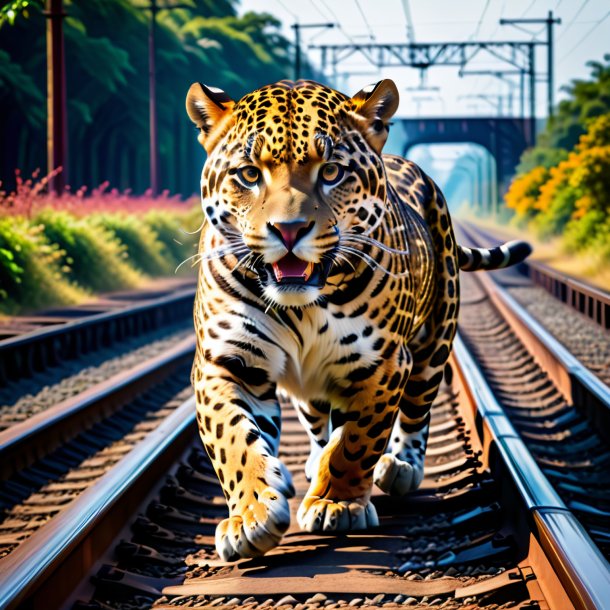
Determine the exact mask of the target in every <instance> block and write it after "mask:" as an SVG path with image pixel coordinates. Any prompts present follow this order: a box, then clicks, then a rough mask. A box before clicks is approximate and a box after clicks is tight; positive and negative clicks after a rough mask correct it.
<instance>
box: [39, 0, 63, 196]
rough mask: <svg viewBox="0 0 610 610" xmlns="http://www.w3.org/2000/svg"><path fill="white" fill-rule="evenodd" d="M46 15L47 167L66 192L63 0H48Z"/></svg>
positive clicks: (58, 187) (60, 189)
mask: <svg viewBox="0 0 610 610" xmlns="http://www.w3.org/2000/svg"><path fill="white" fill-rule="evenodd" d="M45 9H46V10H45V12H44V14H45V16H46V18H47V170H48V173H49V174H50V173H51V172H53V171H55V170H56V169H57V168H61V171H60V172H59V173H58V174H57V175H56V176H53V178H51V183H50V188H51V189H52V190H53V191H54V192H55V193H56V194H57V195H61V194H62V193H63V192H64V187H65V185H66V182H67V179H68V178H67V175H68V167H67V163H68V126H67V120H66V116H67V113H66V61H65V53H64V34H63V18H64V17H65V16H66V13H64V11H63V5H62V0H46V6H45Z"/></svg>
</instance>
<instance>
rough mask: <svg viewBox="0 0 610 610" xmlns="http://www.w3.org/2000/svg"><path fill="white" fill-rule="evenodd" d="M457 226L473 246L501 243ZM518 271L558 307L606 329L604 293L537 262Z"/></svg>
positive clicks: (609, 315) (609, 320)
mask: <svg viewBox="0 0 610 610" xmlns="http://www.w3.org/2000/svg"><path fill="white" fill-rule="evenodd" d="M458 225H459V227H460V229H461V230H462V231H463V232H465V233H466V234H467V235H468V236H470V237H471V238H472V239H473V240H474V242H475V243H477V244H479V243H480V244H481V245H483V246H488V245H489V244H490V243H498V242H500V241H502V240H501V239H498V237H497V236H495V235H494V234H493V233H492V232H490V231H489V230H487V229H483V228H482V227H479V226H477V225H474V224H472V223H466V222H463V221H460V222H459V223H458ZM518 269H519V271H520V272H521V273H522V274H523V275H525V276H526V277H528V278H529V279H530V280H531V281H532V282H533V283H534V284H535V285H536V286H540V287H541V288H543V289H544V290H546V291H547V292H548V293H549V294H552V295H553V296H554V297H555V298H556V299H558V300H559V301H561V302H562V303H565V304H566V305H568V306H569V307H571V308H572V309H574V310H575V311H578V312H579V313H581V314H583V315H584V316H586V317H587V318H589V319H591V320H593V321H594V322H596V323H597V324H599V325H600V326H601V327H602V328H603V329H605V330H608V329H610V294H609V293H608V292H605V291H604V290H601V289H599V288H596V287H595V286H591V285H590V284H587V283H586V282H583V281H580V280H577V279H576V278H574V277H571V276H569V275H567V274H565V273H561V272H560V271H557V270H556V269H553V268H552V267H549V266H548V265H545V264H544V263H541V262H539V261H532V260H527V261H524V262H523V263H521V264H520V265H519V266H518Z"/></svg>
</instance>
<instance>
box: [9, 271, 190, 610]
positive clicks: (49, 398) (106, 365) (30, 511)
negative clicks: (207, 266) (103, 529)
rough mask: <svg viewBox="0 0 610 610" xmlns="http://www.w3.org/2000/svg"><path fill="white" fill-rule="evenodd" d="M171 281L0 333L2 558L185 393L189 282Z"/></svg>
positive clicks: (38, 532)
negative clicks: (173, 286) (107, 307)
mask: <svg viewBox="0 0 610 610" xmlns="http://www.w3.org/2000/svg"><path fill="white" fill-rule="evenodd" d="M177 287H178V290H176V291H173V292H169V293H167V292H162V293H161V294H159V293H151V292H150V291H149V292H146V293H144V295H141V297H142V298H140V299H138V298H136V296H137V295H135V294H134V293H129V295H125V302H124V303H123V306H121V307H117V308H116V309H114V310H112V311H105V312H103V313H95V314H92V315H89V316H83V315H80V316H77V317H76V319H75V320H73V321H69V322H63V323H61V324H57V325H54V326H50V327H42V328H38V329H36V330H34V331H32V332H28V333H22V334H20V335H16V336H13V337H10V338H8V339H5V340H3V341H0V358H1V362H2V365H3V366H2V369H3V373H4V376H5V378H4V380H3V383H2V384H0V474H1V476H0V563H2V562H3V560H5V559H6V557H8V556H10V555H11V554H12V553H13V552H14V551H15V550H16V549H18V548H20V547H21V546H22V545H24V546H25V548H26V552H27V548H37V547H36V545H37V543H36V542H34V543H33V544H32V545H30V539H32V538H33V539H34V541H36V540H39V539H40V537H41V536H42V537H44V536H45V535H46V533H48V532H49V531H51V532H52V531H53V530H54V529H55V527H56V522H57V521H58V520H59V521H60V520H61V518H62V516H63V514H64V512H65V511H66V509H69V508H70V507H71V505H72V503H73V502H75V501H76V500H78V499H79V498H80V496H81V495H83V494H86V493H87V492H88V491H89V490H90V489H94V490H95V489H97V484H98V482H99V481H100V480H101V479H103V477H104V475H105V474H106V473H107V472H108V471H110V470H112V469H113V468H115V467H119V464H120V463H121V462H122V460H123V458H124V457H125V456H126V455H130V454H131V453H133V452H137V450H139V447H140V446H141V445H142V443H145V442H146V440H147V439H148V437H149V436H150V435H151V434H152V435H154V434H155V433H156V430H157V428H159V427H160V426H161V427H162V425H163V424H164V422H165V421H166V419H167V418H168V417H170V416H171V414H172V413H173V411H174V410H175V409H176V408H177V407H178V406H179V405H181V404H182V403H183V402H184V400H185V399H186V397H188V396H189V395H190V393H191V391H190V379H189V377H190V368H191V364H192V359H193V355H194V349H195V342H194V337H193V332H192V302H193V296H194V288H193V286H192V285H188V284H185V283H184V282H180V283H179V284H178V285H177ZM127 296H129V298H128V299H127ZM118 300H121V299H118ZM126 303H128V304H126ZM134 303H135V305H134ZM53 350H57V353H53ZM51 355H53V357H52V358H51V357H50V356H51ZM9 374H10V377H9V378H6V376H7V375H9ZM102 498H103V496H102ZM43 557H44V554H43ZM37 561H42V560H40V559H38V560H37ZM4 565H6V564H4ZM1 570H3V567H0V571H1ZM0 605H1V604H0ZM43 607H45V608H46V607H52V606H43Z"/></svg>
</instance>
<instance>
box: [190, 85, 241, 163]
mask: <svg viewBox="0 0 610 610" xmlns="http://www.w3.org/2000/svg"><path fill="white" fill-rule="evenodd" d="M234 105H235V102H234V101H233V100H232V99H231V98H230V97H229V96H228V95H227V94H226V93H225V92H224V91H223V90H222V89H217V88H215V87H207V86H206V85H203V84H201V83H193V84H192V85H191V88H190V89H189V92H188V93H187V94H186V111H187V113H188V115H189V117H190V119H191V121H193V123H195V125H197V127H198V128H199V132H200V133H199V137H198V140H199V142H201V145H202V146H203V147H204V148H205V149H206V151H207V152H208V153H209V152H211V151H212V149H213V148H214V146H216V143H217V142H218V139H219V137H220V136H221V135H222V134H223V133H224V129H223V127H224V126H226V124H227V122H228V120H229V119H230V117H231V116H232V111H233V106H234Z"/></svg>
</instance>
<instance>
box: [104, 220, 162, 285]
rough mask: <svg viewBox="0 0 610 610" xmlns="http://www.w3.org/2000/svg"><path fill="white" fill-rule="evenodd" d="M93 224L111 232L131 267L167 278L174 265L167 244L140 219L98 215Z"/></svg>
mask: <svg viewBox="0 0 610 610" xmlns="http://www.w3.org/2000/svg"><path fill="white" fill-rule="evenodd" d="M93 222H94V223H95V224H98V225H99V226H101V227H103V228H104V229H105V230H107V231H109V232H111V233H112V234H113V235H115V236H116V238H117V239H118V240H119V241H120V242H121V244H122V245H123V246H124V247H125V252H126V253H127V257H128V260H129V262H130V264H131V265H133V266H134V267H137V268H138V269H140V270H141V271H143V272H144V273H146V274H148V275H153V276H154V275H168V274H169V273H171V272H173V270H174V265H173V259H172V256H171V253H170V252H169V251H168V248H167V244H166V243H163V242H162V241H160V240H159V236H158V235H157V233H156V231H155V230H154V229H153V228H152V227H151V226H150V225H149V224H148V223H146V222H145V221H143V220H142V218H140V217H139V216H132V215H127V214H100V215H99V216H96V217H94V218H93Z"/></svg>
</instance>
